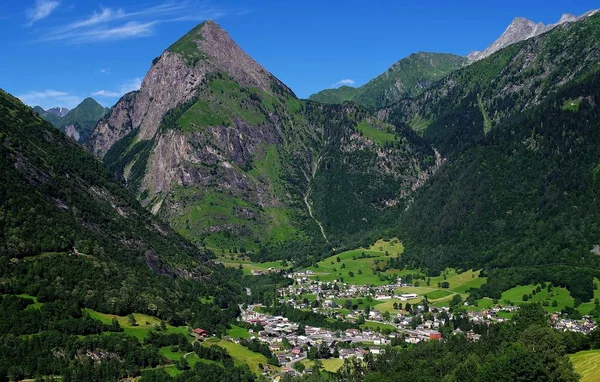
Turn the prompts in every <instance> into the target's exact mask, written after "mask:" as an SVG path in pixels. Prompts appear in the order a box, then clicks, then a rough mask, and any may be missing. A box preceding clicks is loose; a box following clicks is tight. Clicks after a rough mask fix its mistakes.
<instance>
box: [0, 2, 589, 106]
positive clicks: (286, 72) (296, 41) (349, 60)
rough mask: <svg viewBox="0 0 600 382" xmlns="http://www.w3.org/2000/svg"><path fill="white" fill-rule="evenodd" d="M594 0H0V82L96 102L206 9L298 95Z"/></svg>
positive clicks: (137, 76)
mask: <svg viewBox="0 0 600 382" xmlns="http://www.w3.org/2000/svg"><path fill="white" fill-rule="evenodd" d="M596 8H600V0H596V1H590V0H577V1H572V2H567V1H564V0H562V1H555V0H525V1H524V0H503V1H492V2H487V1H481V0H477V1H475V0H461V1H455V0H427V1H405V0H371V1H358V0H344V1H339V0H318V1H315V0H304V1H291V0H261V1H243V0H238V1H234V0H220V1H212V0H178V1H175V0H121V1H115V0H102V1H97V0H18V1H9V0H3V1H1V3H0V36H2V39H0V52H1V55H0V88H2V89H4V90H6V91H8V92H9V93H11V94H13V95H15V96H17V97H19V98H20V99H21V100H22V101H24V102H25V103H27V104H29V105H31V106H34V105H40V106H42V107H44V108H46V109H47V108H50V107H54V106H63V107H68V108H73V107H75V106H76V105H77V104H78V103H79V102H81V101H82V100H83V99H85V98H86V97H93V98H94V99H96V100H97V101H99V102H100V103H101V104H103V105H105V106H112V105H114V104H115V103H116V102H117V101H118V99H119V97H121V96H122V95H123V94H125V93H127V92H129V91H132V90H136V89H138V88H139V86H140V83H141V81H142V79H143V77H144V75H145V74H146V72H147V71H148V69H149V67H150V65H151V62H152V59H154V58H155V57H157V56H159V55H160V54H161V53H162V51H164V50H165V49H166V48H167V47H168V46H170V45H171V44H172V43H173V42H175V41H176V40H177V39H178V38H179V37H181V36H182V35H184V34H185V33H186V32H187V31H188V30H190V29H191V28H193V27H194V26H195V25H197V24H199V23H200V22H202V21H204V20H206V19H212V20H215V21H216V22H218V23H219V24H220V25H221V26H222V27H223V28H224V29H226V30H227V31H228V32H229V34H230V35H231V37H232V38H233V39H234V41H236V42H237V43H238V44H239V45H240V46H241V47H242V49H244V50H245V51H246V52H247V53H248V54H250V55H251V56H252V57H253V58H254V59H255V60H257V61H258V62H259V63H261V64H262V65H263V66H264V67H265V68H266V69H268V70H269V71H271V72H272V73H273V74H274V75H275V76H277V77H278V78H279V79H280V80H282V81H283V82H284V83H286V84H287V85H288V86H290V87H291V88H292V90H294V92H295V93H296V94H297V95H298V96H299V97H301V98H307V97H308V96H309V95H311V94H313V93H315V92H317V91H320V90H323V89H325V88H331V87H336V86H339V85H342V84H345V85H352V86H360V85H362V84H364V83H366V82H368V81H369V80H370V79H372V78H374V77H376V76H377V75H379V74H380V73H382V72H384V71H385V70H386V69H387V68H388V67H390V66H391V65H392V64H393V63H394V62H396V61H398V60H399V59H402V58H404V57H406V56H408V55H409V54H411V53H415V52H419V51H425V52H443V53H454V54H460V55H466V54H468V53H469V52H471V51H473V50H482V49H484V48H485V47H487V46H488V45H490V44H491V43H492V42H493V41H494V40H495V39H496V38H497V37H498V36H500V34H502V32H503V31H504V30H505V29H506V27H507V26H508V25H509V24H510V22H511V21H512V19H513V18H515V17H526V18H529V19H531V20H533V21H536V22H543V23H554V22H556V21H558V20H559V19H560V17H561V15H562V14H563V13H572V14H576V15H579V14H583V13H585V12H587V11H589V10H591V9H596Z"/></svg>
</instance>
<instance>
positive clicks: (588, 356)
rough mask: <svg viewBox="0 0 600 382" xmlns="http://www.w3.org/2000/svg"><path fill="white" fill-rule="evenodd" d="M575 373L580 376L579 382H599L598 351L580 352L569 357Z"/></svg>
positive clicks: (599, 352)
mask: <svg viewBox="0 0 600 382" xmlns="http://www.w3.org/2000/svg"><path fill="white" fill-rule="evenodd" d="M570 358H571V362H573V366H574V367H575V371H576V372H577V373H579V375H581V382H597V381H598V380H600V350H588V351H582V352H579V353H576V354H573V355H571V356H570Z"/></svg>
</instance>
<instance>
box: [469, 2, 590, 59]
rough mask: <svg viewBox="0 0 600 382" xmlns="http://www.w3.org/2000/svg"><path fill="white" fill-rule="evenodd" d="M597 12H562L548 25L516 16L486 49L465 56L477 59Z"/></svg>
mask: <svg viewBox="0 0 600 382" xmlns="http://www.w3.org/2000/svg"><path fill="white" fill-rule="evenodd" d="M597 12H598V11H597V10H593V11H590V12H587V13H585V14H583V15H581V16H575V15H571V14H568V13H567V14H564V15H563V16H562V17H561V18H560V20H559V21H558V22H557V23H556V24H548V25H544V24H543V23H535V22H533V21H531V20H528V19H525V18H522V17H517V18H515V19H514V20H513V21H512V23H511V24H510V25H509V26H508V28H506V30H505V31H504V33H503V34H502V35H501V36H500V38H498V40H496V41H494V43H493V44H492V45H490V46H489V47H488V48H487V49H485V50H484V51H482V52H479V51H474V52H472V53H470V54H469V55H468V56H467V57H468V58H469V60H471V61H479V60H481V59H484V58H486V57H489V56H491V55H492V54H494V53H496V52H497V51H499V50H501V49H504V48H506V47H507V46H510V45H513V44H516V43H518V42H521V41H524V40H528V39H530V38H532V37H535V36H539V35H541V34H542V33H546V32H548V31H550V30H552V29H554V28H556V27H557V26H560V25H562V24H565V23H572V22H577V21H580V20H582V19H585V18H587V17H589V16H592V15H594V14H596V13H597Z"/></svg>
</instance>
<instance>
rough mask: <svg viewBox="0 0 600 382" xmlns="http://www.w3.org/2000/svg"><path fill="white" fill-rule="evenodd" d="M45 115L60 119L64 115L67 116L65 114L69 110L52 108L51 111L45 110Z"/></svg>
mask: <svg viewBox="0 0 600 382" xmlns="http://www.w3.org/2000/svg"><path fill="white" fill-rule="evenodd" d="M46 113H48V114H51V115H54V116H56V117H59V118H62V117H64V116H65V115H67V113H69V109H67V108H66V107H53V108H51V109H48V110H46Z"/></svg>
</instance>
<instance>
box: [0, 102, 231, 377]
mask: <svg viewBox="0 0 600 382" xmlns="http://www.w3.org/2000/svg"><path fill="white" fill-rule="evenodd" d="M0 173H2V182H0V201H1V203H0V238H1V240H0V294H1V295H2V297H0V305H2V312H3V319H2V324H1V325H0V327H1V328H0V343H2V344H3V345H2V346H1V347H0V380H4V379H5V378H6V376H7V375H9V376H11V378H17V379H21V378H26V377H29V378H31V377H35V376H38V375H63V376H66V375H70V374H73V375H76V374H78V373H79V372H83V371H81V370H80V369H81V368H83V369H85V368H87V369H86V370H87V371H86V373H88V375H89V376H90V378H91V376H92V375H102V373H109V374H106V375H112V376H115V378H116V377H117V376H118V377H124V376H126V375H136V373H139V368H140V367H148V366H152V365H156V364H159V363H162V362H163V359H162V357H159V356H158V353H157V350H156V349H154V350H152V349H146V348H142V347H141V346H140V344H139V343H138V342H137V340H135V339H131V338H126V337H124V338H121V339H117V338H113V337H85V338H78V337H77V336H78V335H86V336H87V335H94V334H98V333H102V332H119V331H121V329H119V325H118V324H116V325H115V324H114V323H113V325H112V326H111V325H106V324H102V323H101V322H100V321H97V320H95V319H92V318H90V317H89V316H88V315H87V314H85V313H84V311H83V310H82V308H86V309H93V310H95V311H100V312H104V313H112V314H117V315H122V316H125V315H128V314H131V313H134V312H136V313H139V314H141V313H144V314H147V315H151V316H155V317H158V318H159V319H160V320H162V321H164V322H166V323H168V324H169V325H184V324H185V323H188V324H190V325H197V326H202V327H204V328H205V329H207V330H211V331H213V330H218V329H217V328H222V329H223V328H225V327H226V326H227V325H228V322H229V321H230V320H231V319H232V318H233V317H235V315H236V312H238V307H237V305H236V301H239V299H240V296H241V292H242V287H241V285H239V284H237V281H236V280H238V279H239V275H238V273H237V271H235V270H226V269H224V268H222V267H220V266H217V265H214V264H210V263H208V262H207V261H208V260H209V258H210V257H211V254H210V253H208V252H205V251H201V250H199V249H198V248H197V247H195V246H194V245H192V244H191V243H189V242H187V241H186V240H185V239H183V238H182V237H181V236H179V235H178V234H176V233H175V232H173V231H172V230H171V229H170V228H169V227H168V226H167V225H165V224H164V223H162V222H160V221H159V220H157V219H156V218H154V217H153V216H152V215H151V214H150V213H149V212H147V211H146V210H145V209H143V208H142V207H141V206H139V204H138V203H137V202H136V201H135V199H133V198H132V197H131V196H130V195H129V193H128V192H127V191H126V190H124V189H123V188H122V187H121V186H120V185H119V184H118V183H117V182H115V181H114V180H113V179H112V178H111V177H110V174H109V172H108V171H107V170H106V169H105V167H104V166H103V165H102V163H101V162H99V161H98V160H97V159H96V158H94V157H93V156H92V155H91V154H89V153H87V152H86V151H85V150H84V149H83V148H82V147H80V146H78V145H77V144H76V143H75V142H74V141H73V140H71V139H69V138H67V137H66V136H65V135H64V134H63V133H62V132H60V131H58V130H57V129H55V128H54V127H52V126H51V125H50V124H48V123H47V122H45V121H44V120H42V119H41V118H40V117H39V116H38V115H37V114H36V113H35V112H34V111H33V110H32V109H30V108H28V107H27V106H25V105H23V104H21V103H20V102H19V101H18V100H17V99H15V98H13V97H12V96H10V95H8V94H7V93H4V92H0ZM16 295H19V296H21V297H16ZM22 296H26V297H22ZM211 296H214V299H213V298H212V297H211ZM201 298H204V300H201ZM32 299H33V301H35V302H36V305H34V306H36V307H35V308H34V309H32V308H29V307H28V306H29V305H31V304H32V302H33V301H32ZM201 301H204V303H203V302H201ZM210 301H214V302H210ZM123 341H126V342H127V343H126V344H125V343H124V342H123ZM90 349H98V350H97V351H100V352H107V353H106V354H113V352H115V353H114V354H115V355H114V358H112V361H111V362H108V363H104V362H91V363H90V362H86V361H85V360H86V359H88V360H92V359H93V358H94V356H93V354H91V353H88V356H87V357H88V358H86V357H85V356H84V358H81V354H86V352H88V351H90ZM57 352H58V353H59V354H60V356H59V355H57ZM135 352H138V353H139V352H142V353H143V354H138V355H137V356H136V357H138V358H136V359H132V358H130V357H133V354H134V353H135ZM23 357H25V358H23ZM78 357H79V358H78ZM110 357H113V356H110ZM101 358H102V357H100V360H101ZM40 359H42V360H45V361H46V362H38V361H39V360H40ZM78 359H80V360H81V362H79V361H77V360H78ZM124 359H127V360H128V361H127V363H128V365H129V366H127V367H124V366H122V365H121V364H120V362H121V361H123V360H124ZM90 367H91V368H90ZM95 373H99V374H95ZM106 375H105V377H104V378H100V379H106V378H108V377H106ZM112 378H113V377H110V378H108V379H112Z"/></svg>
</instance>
